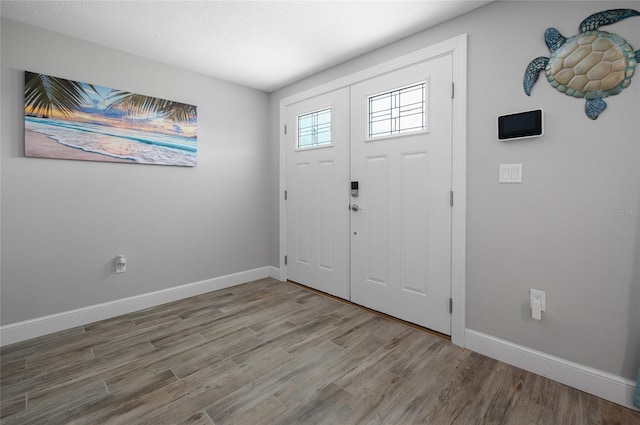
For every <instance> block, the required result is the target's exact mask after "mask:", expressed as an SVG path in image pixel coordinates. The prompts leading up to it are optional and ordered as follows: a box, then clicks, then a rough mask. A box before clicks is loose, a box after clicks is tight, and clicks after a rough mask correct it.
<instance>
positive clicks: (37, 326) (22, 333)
mask: <svg viewBox="0 0 640 425" xmlns="http://www.w3.org/2000/svg"><path fill="white" fill-rule="evenodd" d="M279 273H280V272H279V270H278V269H277V268H275V267H272V266H265V267H260V268H257V269H253V270H247V271H244V272H239V273H234V274H229V275H226V276H220V277H215V278H212V279H207V280H202V281H200V282H194V283H188V284H186V285H181V286H176V287H174V288H168V289H163V290H161V291H156V292H150V293H148V294H142V295H136V296H134V297H129V298H124V299H121V300H115V301H110V302H106V303H103V304H97V305H93V306H89V307H83V308H79V309H77V310H71V311H65V312H62V313H57V314H52V315H50V316H45V317H38V318H36V319H31V320H25V321H24V322H18V323H12V324H10V325H6V326H2V327H0V346H4V345H9V344H13V343H15V342H20V341H25V340H27V339H31V338H35V337H38V336H42V335H47V334H50V333H53V332H58V331H63V330H65V329H70V328H74V327H76V326H83V325H86V324H89V323H93V322H97V321H99V320H104V319H109V318H111V317H116V316H120V315H122V314H127V313H131V312H134V311H138V310H143V309H145V308H149V307H155V306H157V305H161V304H165V303H168V302H172V301H177V300H181V299H183V298H188V297H193V296H195V295H200V294H205V293H207V292H211V291H216V290H218V289H224V288H228V287H230V286H235V285H239V284H241V283H246V282H251V281H253V280H258V279H263V278H265V277H273V276H278V275H279Z"/></svg>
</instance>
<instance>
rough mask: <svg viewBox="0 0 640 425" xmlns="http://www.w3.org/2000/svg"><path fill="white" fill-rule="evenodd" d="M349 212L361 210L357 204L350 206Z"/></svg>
mask: <svg viewBox="0 0 640 425" xmlns="http://www.w3.org/2000/svg"><path fill="white" fill-rule="evenodd" d="M351 211H353V212H358V211H362V208H360V207H359V206H358V204H351Z"/></svg>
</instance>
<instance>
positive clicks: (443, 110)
mask: <svg viewBox="0 0 640 425" xmlns="http://www.w3.org/2000/svg"><path fill="white" fill-rule="evenodd" d="M451 90H452V57H451V55H444V56H441V57H438V58H435V59H431V60H428V61H425V62H421V63H418V64H414V65H411V66H408V67H405V68H402V69H399V70H396V71H393V72H390V73H387V74H383V75H381V76H378V77H375V78H371V79H367V80H365V81H362V82H359V83H356V84H353V85H351V86H350V87H346V88H343V89H339V90H336V91H333V92H330V93H327V94H323V95H319V96H316V97H314V98H311V99H307V100H304V101H301V102H298V103H295V104H292V105H289V106H287V108H286V123H287V129H288V131H287V136H286V141H287V152H286V154H287V163H286V167H287V170H286V174H287V179H286V181H287V184H286V190H287V201H286V206H287V207H286V213H287V219H286V234H287V259H288V261H287V278H288V279H289V280H292V281H295V282H298V283H301V284H303V285H307V286H309V287H312V288H315V289H318V290H320V291H323V292H327V293H329V294H332V295H335V296H338V297H340V298H344V299H346V300H350V301H352V302H354V303H356V304H360V305H363V306H365V307H369V308H372V309H374V310H377V311H381V312H383V313H386V314H389V315H392V316H395V317H398V318H400V319H403V320H406V321H409V322H412V323H416V324H418V325H421V326H424V327H427V328H430V329H433V330H436V331H438V332H441V333H444V334H447V335H450V334H451V314H450V310H449V305H450V304H449V302H450V296H451V203H450V202H451V200H450V196H451V172H452V169H451V167H452V98H451Z"/></svg>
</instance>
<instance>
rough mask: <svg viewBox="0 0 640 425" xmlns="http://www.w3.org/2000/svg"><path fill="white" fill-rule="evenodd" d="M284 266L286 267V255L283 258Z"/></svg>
mask: <svg viewBox="0 0 640 425" xmlns="http://www.w3.org/2000/svg"><path fill="white" fill-rule="evenodd" d="M284 265H285V266H286V265H287V256H286V255H285V256H284Z"/></svg>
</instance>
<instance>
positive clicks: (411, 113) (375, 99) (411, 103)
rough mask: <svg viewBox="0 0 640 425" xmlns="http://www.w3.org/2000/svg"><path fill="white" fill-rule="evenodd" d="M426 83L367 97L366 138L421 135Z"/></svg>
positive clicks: (423, 127)
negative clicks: (408, 134) (416, 132)
mask: <svg viewBox="0 0 640 425" xmlns="http://www.w3.org/2000/svg"><path fill="white" fill-rule="evenodd" d="M426 96H427V94H426V83H419V84H414V85H412V86H408V87H404V88H401V89H397V90H392V91H388V92H384V93H380V94H376V95H374V96H369V138H374V137H382V136H391V135H394V134H402V133H410V132H414V131H422V130H424V129H425V127H426Z"/></svg>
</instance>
